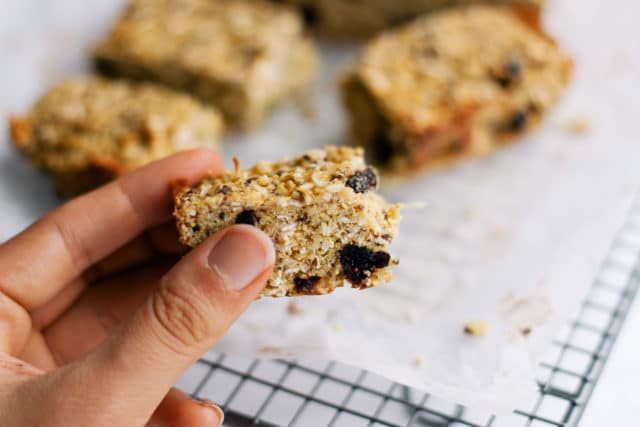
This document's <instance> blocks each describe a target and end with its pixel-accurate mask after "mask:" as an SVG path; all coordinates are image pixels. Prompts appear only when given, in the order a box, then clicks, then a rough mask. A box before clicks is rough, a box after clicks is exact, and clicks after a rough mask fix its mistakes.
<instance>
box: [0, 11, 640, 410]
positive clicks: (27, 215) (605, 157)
mask: <svg viewBox="0 0 640 427" xmlns="http://www.w3.org/2000/svg"><path fill="white" fill-rule="evenodd" d="M122 4H123V2H122V1H114V2H102V1H99V0H92V1H87V0H84V1H83V0H65V1H64V2H43V1H38V0H29V1H26V0H25V1H21V2H10V1H7V0H3V1H1V2H0V5H1V6H2V7H1V8H0V9H1V12H0V66H1V69H2V71H0V75H1V76H2V78H1V79H0V114H1V115H2V116H6V115H7V114H9V113H10V112H23V111H25V110H26V109H27V108H28V107H29V105H30V104H31V103H32V102H33V101H34V100H35V99H36V97H37V96H38V95H39V94H40V93H41V92H42V91H43V90H44V89H45V88H46V87H47V86H48V85H50V84H51V83H53V82H55V81H58V80H60V79H62V78H64V77H67V76H69V75H74V74H78V73H82V72H86V70H88V67H87V57H86V52H87V50H88V48H89V47H90V46H91V45H92V43H93V42H94V41H95V40H96V39H97V38H98V37H99V36H100V35H101V34H102V33H103V32H104V31H105V29H106V28H107V26H108V24H109V22H110V20H111V18H112V17H113V16H115V14H117V12H118V10H119V8H120V7H121V6H122ZM546 15H547V16H546V19H545V21H546V24H547V27H548V28H549V29H550V31H551V32H552V34H554V35H555V36H556V37H557V38H558V39H559V41H560V43H561V44H562V45H563V46H564V47H565V48H566V49H567V50H568V51H570V52H571V53H572V54H573V55H574V57H575V59H576V73H575V78H574V82H573V85H572V87H571V88H570V90H569V91H568V93H567V94H566V97H565V98H564V99H563V101H562V103H561V104H560V105H559V106H558V108H557V109H556V110H555V111H554V112H553V113H552V114H551V115H550V117H549V119H548V120H547V122H546V123H545V125H544V126H543V128H542V129H541V130H540V131H538V132H536V133H534V134H532V135H530V136H529V137H527V138H525V140H523V141H522V142H521V143H519V144H516V145H514V146H512V147H508V148H506V149H505V150H503V151H501V152H499V153H497V154H496V155H494V156H491V157H488V158H484V159H477V160H472V161H468V162H465V163H462V164H459V165H457V166H455V167H453V168H451V169H448V170H443V171H439V172H436V173H431V174H427V175H422V176H419V177H416V178H413V179H411V180H409V181H406V182H403V183H401V184H393V185H387V186H385V187H384V188H383V193H384V194H385V195H386V196H387V197H388V198H389V199H390V200H392V201H400V202H414V201H423V202H425V203H426V206H425V207H424V208H422V209H409V210H406V211H405V212H404V222H403V224H402V227H401V234H400V237H399V238H398V239H397V241H396V242H395V244H394V254H395V255H397V256H398V257H400V258H401V264H400V266H398V267H397V268H396V269H395V280H394V281H393V283H391V284H389V285H386V286H384V287H381V288H378V289H374V290H368V291H365V292H358V291H353V290H350V289H342V290H339V291H338V292H336V293H335V294H333V295H331V296H327V297H313V298H298V299H295V300H294V299H280V300H271V299H269V300H261V301H258V302H256V303H254V304H253V305H252V307H251V308H250V309H249V310H248V312H247V313H246V314H245V315H244V316H243V317H242V318H241V319H240V321H239V322H238V323H237V324H236V325H235V326H234V327H233V328H232V329H231V330H230V331H229V333H228V334H227V335H226V336H225V337H224V338H223V339H222V340H221V341H220V343H219V344H218V345H217V347H216V348H215V351H217V352H226V353H231V354H238V355H244V356H261V357H295V358H301V359H307V358H320V359H335V360H339V361H342V362H345V363H348V364H352V365H355V366H358V367H362V368H366V369H369V370H372V371H374V372H376V373H378V374H380V375H383V376H385V377H387V378H390V379H392V380H395V381H399V382H401V383H405V384H408V385H411V386H415V387H419V388H421V389H424V390H426V391H429V392H431V393H432V394H435V395H438V396H439V397H442V398H445V399H449V400H454V401H456V402H459V403H463V404H466V405H470V406H474V407H478V408H482V409H484V410H487V411H491V412H502V411H510V410H512V409H513V408H515V407H516V406H518V405H519V404H521V403H523V402H526V401H527V399H528V398H529V397H530V396H531V394H532V393H533V392H534V390H535V382H534V379H533V369H534V367H535V362H536V358H537V357H538V356H539V355H540V354H541V352H542V351H544V349H545V348H546V346H547V345H548V343H549V341H550V338H551V337H552V336H553V333H554V332H555V330H556V328H557V326H558V325H559V324H560V323H559V322H561V321H563V320H565V318H566V317H568V316H570V315H571V314H572V313H573V311H574V310H575V308H576V307H577V305H578V303H579V302H580V301H581V298H582V295H583V293H584V291H585V290H586V288H587V287H588V286H589V284H590V282H591V280H592V278H593V275H594V272H595V271H596V269H597V267H598V264H599V262H600V261H601V260H602V258H603V255H604V254H605V252H606V250H607V248H608V244H609V242H610V241H611V240H612V238H613V236H614V233H615V231H616V229H617V228H618V227H619V225H620V224H621V222H622V220H623V218H624V215H625V212H626V209H627V207H628V205H629V203H630V200H631V199H632V197H633V196H634V194H635V193H636V191H637V189H638V188H639V187H640V143H639V141H638V138H639V137H638V136H639V135H640V96H638V95H640V90H639V89H638V88H639V87H640V32H639V31H638V29H637V28H638V26H637V23H636V19H637V16H639V15H640V5H639V4H637V3H635V2H625V1H624V0H617V1H610V2H600V1H598V0H564V1H561V0H555V1H553V0H549V7H548V10H547V13H546ZM356 50H357V46H326V45H323V55H324V59H325V64H324V68H323V73H322V78H321V81H320V82H319V83H318V85H317V88H316V90H315V95H316V96H315V100H314V101H313V103H312V104H313V110H314V111H315V117H314V118H313V119H306V118H304V117H303V115H301V114H300V112H299V111H297V110H296V109H295V108H293V107H292V108H284V109H282V110H280V111H279V112H278V113H277V114H275V115H274V117H273V118H272V119H271V120H270V121H269V122H268V123H267V125H266V126H265V128H264V129H261V130H259V131H257V132H255V133H253V134H250V135H242V136H235V137H233V138H231V139H232V140H230V141H229V142H228V143H227V144H226V146H225V156H224V157H225V159H226V160H229V159H230V158H231V157H232V156H237V157H239V158H240V159H241V161H242V163H243V164H244V165H247V166H248V165H250V164H252V163H253V162H254V161H257V160H261V159H266V160H269V159H274V160H275V159H279V158H281V157H283V156H284V157H288V156H292V155H295V154H297V153H300V152H302V151H304V150H306V149H308V148H311V147H318V146H322V145H324V144H327V143H340V142H342V141H343V140H344V135H345V130H344V128H345V118H344V117H343V113H342V110H341V108H340V104H339V102H338V99H337V97H336V93H335V85H334V83H335V79H336V75H337V74H339V72H340V71H341V70H343V69H344V68H345V67H346V65H347V64H349V62H350V61H351V59H352V58H353V56H354V53H355V52H356ZM576 120H586V121H588V123H589V129H588V130H587V132H585V133H576V132H570V131H569V130H568V127H570V124H571V123H572V122H574V121H576ZM5 139H6V140H7V141H8V138H7V137H5ZM56 203H57V201H56V199H55V197H53V195H52V194H51V192H50V190H49V187H48V184H47V182H46V180H45V179H44V178H43V177H42V176H41V175H40V174H39V173H37V172H35V171H33V169H32V168H31V167H30V166H29V165H28V164H27V163H26V162H25V161H24V160H23V159H21V158H20V157H19V156H17V155H16V153H15V152H14V151H13V150H12V149H10V147H9V144H8V143H3V144H1V145H0V208H1V212H2V219H3V220H2V221H0V241H2V240H5V239H6V238H8V237H10V236H11V235H13V234H15V233H16V232H18V231H19V230H21V229H22V228H24V227H25V226H26V225H28V224H29V223H31V222H32V221H33V220H34V219H35V218H37V217H38V216H40V215H41V214H42V213H44V212H46V211H47V210H49V209H51V208H52V207H53V206H55V205H56ZM292 301H295V304H296V307H297V309H298V310H296V311H299V313H297V314H292V313H290V311H291V310H289V305H290V304H291V303H292ZM467 320H482V321H485V322H487V324H488V327H489V333H488V335H487V336H485V337H482V338H477V337H476V338H474V337H468V336H465V335H464V334H463V333H462V328H463V324H464V322H465V321H467ZM525 328H531V330H532V333H531V334H530V335H529V336H528V337H523V335H522V334H521V333H520V331H522V330H523V329H525Z"/></svg>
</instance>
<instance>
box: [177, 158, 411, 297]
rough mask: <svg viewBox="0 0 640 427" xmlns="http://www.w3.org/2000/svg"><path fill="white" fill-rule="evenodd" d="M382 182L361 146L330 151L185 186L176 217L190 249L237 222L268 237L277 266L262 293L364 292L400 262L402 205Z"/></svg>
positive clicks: (239, 171) (263, 163)
mask: <svg viewBox="0 0 640 427" xmlns="http://www.w3.org/2000/svg"><path fill="white" fill-rule="evenodd" d="M377 184H378V176H377V175H376V172H375V170H373V169H372V168H371V167H369V166H367V164H366V163H365V161H364V158H363V152H362V149H360V148H350V147H332V146H329V147H326V148H325V149H324V150H315V151H311V152H308V153H307V154H305V155H303V156H301V157H297V158H295V159H292V160H287V161H282V162H274V163H271V162H260V163H258V164H257V165H255V166H254V167H252V168H250V169H247V170H239V169H238V170H236V171H231V172H226V173H225V174H223V175H221V176H218V177H215V178H211V179H205V180H204V181H202V182H201V183H200V184H198V185H196V186H194V187H191V188H183V189H180V190H178V191H177V195H176V198H175V206H176V207H175V217H176V220H177V225H178V231H179V234H180V238H181V241H182V242H183V243H184V244H186V245H188V246H191V247H193V246H196V245H198V244H199V243H201V242H202V241H203V240H205V239H206V238H207V237H208V236H210V235H211V234H213V233H215V232H217V231H218V230H220V229H222V228H224V227H227V226H229V225H231V224H250V225H253V226H255V227H259V228H260V229H261V230H263V231H264V232H265V233H266V234H267V235H269V236H270V237H271V238H272V240H273V242H274V245H275V248H276V254H277V261H276V267H275V270H274V272H273V273H272V275H271V277H270V279H269V282H268V284H267V286H266V287H265V289H264V290H263V291H262V294H261V295H262V296H272V297H281V296H293V295H317V294H326V293H330V292H332V291H333V290H334V289H335V288H337V287H340V286H343V283H344V281H345V280H347V281H348V282H350V283H351V286H352V287H354V288H359V289H364V288H369V287H372V286H377V285H379V284H381V283H383V282H387V281H389V280H390V279H391V271H390V269H389V267H390V266H392V265H394V264H396V263H397V260H396V259H394V258H393V257H392V256H391V255H390V252H389V245H390V243H391V241H392V240H393V238H394V237H395V236H396V234H397V230H398V225H399V221H400V206H399V205H389V204H387V203H386V202H385V201H384V200H383V199H382V198H381V197H380V196H379V195H377V194H376V192H375V190H376V187H377Z"/></svg>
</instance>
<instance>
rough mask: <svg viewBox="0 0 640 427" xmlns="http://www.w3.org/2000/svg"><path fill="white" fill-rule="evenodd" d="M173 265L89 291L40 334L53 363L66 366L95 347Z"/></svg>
mask: <svg viewBox="0 0 640 427" xmlns="http://www.w3.org/2000/svg"><path fill="white" fill-rule="evenodd" d="M173 264H175V260H174V259H171V260H162V261H158V262H157V263H154V264H151V265H149V266H146V267H143V268H139V269H136V270H134V271H131V272H129V273H126V274H123V275H120V276H115V277H113V278H111V279H108V280H106V281H104V282H101V283H99V284H98V285H97V286H93V287H91V288H89V289H88V290H87V292H85V293H84V294H83V295H82V297H80V299H79V300H78V301H76V303H75V304H73V306H72V307H70V308H69V309H68V310H67V311H66V312H65V313H64V314H63V315H62V316H60V317H59V318H57V319H56V320H55V322H53V323H52V324H51V325H49V326H48V327H47V328H46V329H45V330H44V332H43V333H44V336H45V340H46V342H47V345H48V347H49V349H51V352H52V353H53V354H54V355H55V359H56V361H57V362H58V363H59V364H61V365H62V364H67V363H69V362H72V361H74V360H76V359H78V358H80V357H82V356H84V355H85V354H87V353H88V352H90V351H91V350H93V349H94V348H95V347H97V346H98V345H99V344H100V343H101V342H102V341H104V339H105V338H106V337H107V336H109V334H110V333H111V332H112V331H113V330H114V329H115V328H116V327H117V326H118V325H119V324H120V323H122V322H123V321H124V320H125V319H127V318H128V317H130V316H131V314H132V313H133V312H134V311H135V310H136V309H138V307H140V306H141V305H142V304H143V303H144V301H145V300H146V299H147V297H148V296H149V294H150V293H151V290H152V289H153V288H154V287H156V285H157V283H158V282H159V280H160V278H161V277H162V276H163V275H164V274H165V273H166V272H167V271H168V270H169V269H170V268H171V266H173Z"/></svg>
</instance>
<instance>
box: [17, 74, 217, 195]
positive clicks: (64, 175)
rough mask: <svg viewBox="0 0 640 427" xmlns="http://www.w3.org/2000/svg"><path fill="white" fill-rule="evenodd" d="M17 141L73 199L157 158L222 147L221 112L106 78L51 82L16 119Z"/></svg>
mask: <svg viewBox="0 0 640 427" xmlns="http://www.w3.org/2000/svg"><path fill="white" fill-rule="evenodd" d="M10 130H11V135H12V138H13V141H14V143H15V145H16V146H17V147H18V148H19V149H20V150H21V151H22V152H24V153H25V154H26V155H27V157H29V159H31V160H32V161H33V163H35V164H36V165H38V166H40V167H42V168H43V169H44V170H46V171H47V172H49V173H50V174H51V176H52V178H53V181H54V186H55V188H56V190H57V191H58V192H59V193H60V194H61V195H62V196H64V197H71V196H74V195H77V194H80V193H83V192H85V191H88V190H90V189H92V188H94V187H97V186H99V185H101V184H103V183H105V182H107V181H109V180H110V179H113V178H115V177H117V176H119V175H122V174H124V173H126V172H128V171H130V170H132V169H134V168H136V167H139V166H142V165H144V164H146V163H149V162H151V161H153V160H157V159H160V158H162V157H166V156H168V155H170V154H173V153H175V152H177V151H181V150H187V149H192V148H198V147H203V148H209V149H217V147H218V140H219V137H220V135H221V133H222V131H223V122H222V117H221V116H220V114H218V113H217V112H216V111H215V110H213V109H211V108H209V107H206V106H204V105H202V104H201V103H200V102H198V101H196V100H195V99H192V98H191V97H190V96H187V95H183V94H180V93H177V92H174V91H172V90H169V89H165V88H163V87H158V86H154V85H148V84H139V85H136V84H129V83H125V82H119V81H110V80H103V79H100V78H88V79H76V80H68V81H65V82H62V83H60V84H58V85H57V86H55V87H53V88H52V89H51V90H50V91H49V92H48V93H46V94H45V95H44V96H43V97H42V99H40V101H38V102H37V103H36V105H35V106H34V107H33V109H32V110H31V111H30V112H29V113H28V114H27V115H25V116H24V117H13V118H11V119H10Z"/></svg>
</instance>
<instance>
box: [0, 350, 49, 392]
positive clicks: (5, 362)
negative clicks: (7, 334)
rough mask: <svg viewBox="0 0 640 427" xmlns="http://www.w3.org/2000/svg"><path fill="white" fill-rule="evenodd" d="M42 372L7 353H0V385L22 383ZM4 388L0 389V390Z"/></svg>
mask: <svg viewBox="0 0 640 427" xmlns="http://www.w3.org/2000/svg"><path fill="white" fill-rule="evenodd" d="M42 373H43V372H42V370H40V369H38V368H36V367H35V366H32V365H30V364H28V363H26V362H24V361H23V360H20V359H17V358H15V357H13V356H10V355H8V354H7V353H2V352H0V384H3V385H5V384H9V383H14V382H18V381H24V380H26V379H29V378H32V377H34V376H36V375H40V374H42ZM3 388H4V387H0V390H2V389H3Z"/></svg>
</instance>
